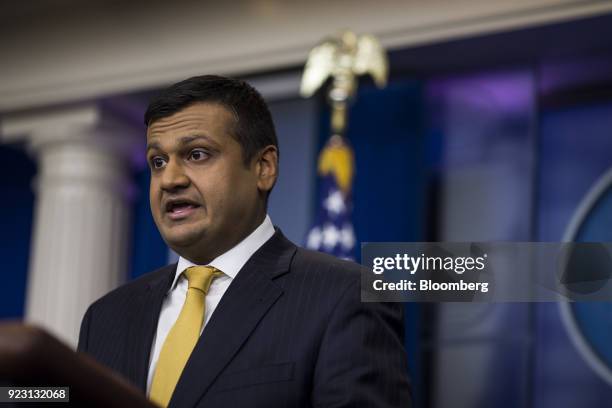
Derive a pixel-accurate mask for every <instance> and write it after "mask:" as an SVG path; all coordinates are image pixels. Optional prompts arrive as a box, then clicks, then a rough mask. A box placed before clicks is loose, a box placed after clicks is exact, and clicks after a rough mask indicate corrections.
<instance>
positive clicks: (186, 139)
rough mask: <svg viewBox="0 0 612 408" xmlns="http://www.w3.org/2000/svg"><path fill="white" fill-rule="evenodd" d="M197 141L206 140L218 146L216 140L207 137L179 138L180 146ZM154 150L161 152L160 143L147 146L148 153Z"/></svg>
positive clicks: (191, 136) (190, 136)
mask: <svg viewBox="0 0 612 408" xmlns="http://www.w3.org/2000/svg"><path fill="white" fill-rule="evenodd" d="M196 140H205V141H207V142H210V143H212V144H216V142H215V141H214V140H212V139H211V138H210V137H209V136H206V135H189V136H182V137H181V138H179V140H178V144H179V145H186V144H189V143H191V142H194V141H196ZM153 149H159V150H161V145H160V144H159V142H151V143H148V144H147V152H148V151H149V150H153Z"/></svg>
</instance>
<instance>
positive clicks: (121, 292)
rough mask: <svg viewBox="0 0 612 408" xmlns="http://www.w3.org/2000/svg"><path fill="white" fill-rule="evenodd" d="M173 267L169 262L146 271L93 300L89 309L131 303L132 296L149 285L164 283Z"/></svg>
mask: <svg viewBox="0 0 612 408" xmlns="http://www.w3.org/2000/svg"><path fill="white" fill-rule="evenodd" d="M175 269H176V264H171V265H166V266H164V267H161V268H159V269H156V270H154V271H152V272H148V273H146V274H144V275H142V276H140V277H138V278H136V279H134V280H132V281H130V282H127V283H125V284H123V285H121V286H119V287H118V288H116V289H113V290H112V291H110V292H109V293H107V294H105V295H104V296H102V297H101V298H99V299H98V300H96V301H95V302H93V303H92V304H91V306H90V307H89V309H90V310H93V309H96V310H99V309H108V308H121V305H123V304H126V303H131V302H132V301H133V300H134V297H137V296H139V294H140V293H143V292H144V291H147V290H148V289H149V288H150V287H152V286H154V285H155V286H156V285H160V284H161V285H165V283H166V282H169V279H170V277H171V276H173V274H174V271H175Z"/></svg>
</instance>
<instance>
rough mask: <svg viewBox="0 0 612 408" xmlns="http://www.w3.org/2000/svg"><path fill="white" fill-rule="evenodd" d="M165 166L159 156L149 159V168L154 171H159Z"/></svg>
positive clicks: (164, 162)
mask: <svg viewBox="0 0 612 408" xmlns="http://www.w3.org/2000/svg"><path fill="white" fill-rule="evenodd" d="M165 165H166V161H165V160H164V159H163V158H161V157H159V156H155V157H153V158H151V167H152V168H154V169H161V168H162V167H164V166H165Z"/></svg>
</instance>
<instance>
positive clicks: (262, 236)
mask: <svg viewBox="0 0 612 408" xmlns="http://www.w3.org/2000/svg"><path fill="white" fill-rule="evenodd" d="M272 235H274V225H273V224H272V220H271V219H270V216H269V215H266V218H265V219H264V220H263V222H262V223H261V225H260V226H259V227H257V228H256V229H255V230H254V231H253V232H251V233H250V234H249V235H248V236H247V237H246V238H245V239H243V240H242V241H240V242H239V243H238V244H237V245H236V246H234V247H233V248H232V249H230V250H229V251H227V252H225V253H223V254H221V255H219V256H218V257H216V258H215V259H213V260H212V261H211V262H210V263H209V264H208V265H206V266H213V267H215V268H217V269H219V270H220V271H221V272H223V273H224V274H225V275H227V276H229V277H230V278H231V279H234V278H235V277H236V275H238V272H239V271H240V269H242V267H243V266H244V264H245V263H246V262H247V261H248V260H249V258H251V256H253V254H254V253H255V252H256V251H257V250H258V249H259V248H261V246H262V245H263V244H265V243H266V242H267V241H268V240H269V239H270V238H272ZM191 266H197V265H196V264H194V263H193V262H191V261H189V260H187V259H185V258H183V257H182V256H181V257H179V260H178V264H177V265H176V272H175V274H174V280H173V281H172V286H170V291H172V290H173V289H174V287H175V285H176V282H177V281H178V279H179V277H180V276H181V273H183V271H184V270H185V269H187V268H189V267H191Z"/></svg>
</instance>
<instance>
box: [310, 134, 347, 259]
mask: <svg viewBox="0 0 612 408" xmlns="http://www.w3.org/2000/svg"><path fill="white" fill-rule="evenodd" d="M353 171H354V169H353V151H352V149H351V147H350V146H349V145H348V144H347V143H346V142H345V141H344V140H343V139H341V138H340V137H339V136H334V137H332V139H330V141H329V142H328V143H327V145H326V146H325V147H324V148H323V150H322V151H321V154H320V155H319V164H318V174H319V189H320V197H321V201H320V202H319V203H318V206H317V207H318V208H317V215H316V219H315V223H314V225H313V226H312V228H311V229H310V231H309V232H308V235H307V237H306V247H307V248H309V249H314V250H316V251H321V252H325V253H328V254H331V255H334V256H337V257H339V258H343V259H351V260H353V259H354V257H355V243H356V240H355V233H354V230H353V223H352V221H351V215H352V206H353V203H352V200H351V185H352V177H353Z"/></svg>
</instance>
